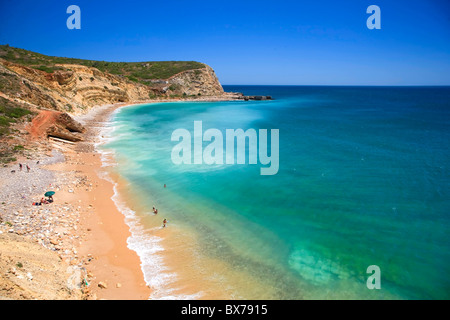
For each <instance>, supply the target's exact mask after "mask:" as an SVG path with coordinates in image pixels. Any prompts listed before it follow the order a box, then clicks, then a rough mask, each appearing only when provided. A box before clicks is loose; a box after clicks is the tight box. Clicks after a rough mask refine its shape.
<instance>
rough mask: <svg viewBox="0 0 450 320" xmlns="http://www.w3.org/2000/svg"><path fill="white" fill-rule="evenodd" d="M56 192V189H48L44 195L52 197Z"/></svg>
mask: <svg viewBox="0 0 450 320" xmlns="http://www.w3.org/2000/svg"><path fill="white" fill-rule="evenodd" d="M54 194H55V191H47V192H46V193H45V194H44V196H46V197H51V196H52V195H54Z"/></svg>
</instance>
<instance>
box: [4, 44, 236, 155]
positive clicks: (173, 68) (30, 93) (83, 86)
mask: <svg viewBox="0 0 450 320" xmlns="http://www.w3.org/2000/svg"><path fill="white" fill-rule="evenodd" d="M213 96H214V97H215V98H217V97H225V99H226V97H228V95H227V94H226V93H224V91H223V88H222V86H221V84H220V82H219V80H218V78H217V76H216V74H215V73H214V70H213V69H212V68H211V67H209V66H207V65H205V64H202V63H199V62H195V61H162V62H144V63H123V62H104V61H91V60H81V59H72V58H61V57H51V56H45V55H42V54H39V53H35V52H31V51H27V50H23V49H19V48H13V47H9V46H7V45H0V162H1V161H2V159H5V158H7V159H12V160H8V161H14V160H13V159H14V157H13V155H14V153H16V151H17V150H24V149H26V148H24V145H27V143H28V142H27V141H29V140H32V141H40V140H42V139H45V138H47V137H56V138H60V139H64V140H65V141H71V142H76V141H81V140H83V132H84V128H83V127H82V126H81V125H80V124H79V123H76V121H74V120H73V119H72V117H71V116H73V115H80V114H83V113H86V112H87V111H89V109H91V108H92V107H94V106H97V105H107V104H115V103H142V102H145V101H148V100H155V99H156V100H158V99H164V100H167V99H171V98H175V99H178V98H192V99H193V98H196V99H198V98H200V97H201V98H205V97H206V98H207V97H213Z"/></svg>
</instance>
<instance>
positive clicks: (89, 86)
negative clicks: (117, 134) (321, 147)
mask: <svg viewBox="0 0 450 320" xmlns="http://www.w3.org/2000/svg"><path fill="white" fill-rule="evenodd" d="M57 67H58V68H60V70H56V71H54V72H52V73H48V72H45V71H41V70H37V69H34V68H31V67H27V66H24V65H20V64H17V63H13V62H10V61H7V60H4V59H0V93H1V94H2V96H3V97H5V98H7V99H10V100H16V101H23V102H26V103H28V104H30V105H32V106H35V107H36V108H38V109H50V110H57V111H64V112H69V113H74V114H78V113H84V112H85V111H86V110H87V109H89V108H91V107H93V106H95V105H104V104H112V103H118V102H141V101H145V100H149V99H150V98H170V97H182V96H220V95H223V94H224V91H223V88H222V86H221V84H220V83H219V80H218V79H217V76H216V75H215V73H214V71H213V70H212V69H211V67H209V66H206V65H205V66H204V68H201V69H195V70H186V71H183V72H180V73H178V74H176V75H174V76H172V77H170V78H168V79H155V80H151V81H149V82H148V84H147V85H146V84H142V83H137V82H133V81H131V80H129V79H128V78H126V77H124V76H120V75H114V74H110V73H107V72H102V71H100V70H98V69H96V68H94V67H87V66H82V65H70V64H59V65H57Z"/></svg>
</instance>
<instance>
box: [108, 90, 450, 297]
mask: <svg viewBox="0 0 450 320" xmlns="http://www.w3.org/2000/svg"><path fill="white" fill-rule="evenodd" d="M225 90H226V91H239V92H244V93H245V94H265V95H272V96H273V97H274V98H275V100H273V101H253V102H251V101H249V102H214V103H210V102H201V103H191V102H180V103H160V104H151V105H139V106H132V107H126V108H122V109H120V111H119V112H118V113H117V114H116V115H115V116H114V118H113V119H112V125H113V127H114V128H115V130H114V131H113V132H112V133H110V135H111V138H112V140H110V141H109V142H108V143H107V144H106V145H104V146H103V147H102V148H103V149H104V150H113V151H114V152H115V155H116V160H117V162H118V163H119V166H118V167H117V170H118V171H119V173H120V174H122V175H123V176H124V177H126V178H127V179H128V181H130V182H131V184H132V186H131V187H132V188H134V190H136V192H138V193H140V194H142V195H147V194H148V197H146V196H142V197H141V201H142V203H141V204H140V205H141V206H142V207H143V208H146V207H147V208H151V207H152V206H153V205H154V203H155V202H156V203H157V204H158V207H159V208H164V210H166V211H167V212H170V217H168V219H169V221H170V222H171V223H177V224H179V225H186V226H189V227H191V228H193V229H194V230H197V231H198V234H199V236H200V239H201V246H202V253H203V254H204V255H207V256H210V257H214V258H217V259H222V260H224V261H227V262H228V263H229V264H230V266H231V267H232V268H234V269H236V270H244V271H246V272H251V273H252V274H254V275H255V277H256V278H258V279H260V280H261V281H262V282H264V283H266V284H267V285H269V286H270V287H272V288H273V291H274V292H275V293H276V294H275V296H274V297H273V298H277V299H301V298H305V299H317V298H319V299H355V298H356V299H391V298H400V299H448V298H450V281H449V277H448V274H450V241H449V237H448V234H449V231H450V217H449V214H450V204H449V199H450V194H449V182H450V179H449V178H450V168H449V163H450V157H449V156H450V151H449V148H448V141H449V138H450V129H449V122H450V89H449V88H445V87H444V88H437V87H436V88H433V87H431V88H421V87H400V88H391V87H291V86H286V87H282V86H281V87H280V86H261V87H252V86H247V87H246V86H241V87H239V86H233V87H232V86H230V87H225ZM200 120H201V121H202V123H203V131H205V130H207V129H209V128H216V129H219V130H220V131H221V132H223V133H224V135H225V130H226V129H238V128H242V129H243V130H247V129H250V128H253V129H256V130H258V129H279V132H280V145H279V148H280V149H279V151H280V167H279V171H278V173H277V174H276V175H272V176H262V175H260V168H261V165H260V164H256V165H249V164H245V165H226V164H224V165H205V164H203V165H186V164H182V165H175V164H174V163H173V162H172V160H171V152H172V148H173V147H174V146H175V145H176V144H177V143H176V142H173V141H171V135H172V132H173V131H174V130H175V129H179V128H184V129H187V130H189V131H190V132H191V133H193V128H194V121H200ZM207 144H208V143H206V142H204V146H206V145H207ZM164 184H166V185H167V188H163V187H162V186H163V185H164ZM150 199H151V201H150ZM149 211H150V210H149ZM370 265H377V266H379V267H380V270H381V286H382V288H381V289H380V290H369V289H368V288H367V286H366V280H367V278H368V277H369V276H370V274H367V273H366V270H367V267H368V266H370ZM251 298H254V299H258V298H259V297H257V296H255V297H251Z"/></svg>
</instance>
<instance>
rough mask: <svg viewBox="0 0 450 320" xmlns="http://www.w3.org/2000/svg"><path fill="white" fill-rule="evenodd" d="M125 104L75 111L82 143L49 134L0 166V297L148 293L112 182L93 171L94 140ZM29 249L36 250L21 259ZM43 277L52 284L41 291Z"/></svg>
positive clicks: (97, 160)
mask: <svg viewBox="0 0 450 320" xmlns="http://www.w3.org/2000/svg"><path fill="white" fill-rule="evenodd" d="M203 100H208V101H218V100H224V98H223V97H219V98H209V99H203ZM225 100H226V99H225ZM169 101H173V100H169ZM196 101H198V99H197V100H196ZM149 102H163V101H159V100H158V101H149ZM127 105H130V104H123V103H122V104H115V105H105V106H99V107H94V108H92V109H91V110H90V111H89V112H88V113H87V114H84V115H79V116H75V118H76V120H78V121H80V122H81V123H82V124H83V125H84V126H85V128H86V129H87V132H86V134H85V141H83V142H78V143H77V144H72V143H64V142H60V141H55V140H49V142H48V143H47V144H45V147H44V148H41V150H39V151H38V152H37V153H36V152H35V153H34V154H33V156H31V157H30V156H28V157H27V158H22V159H18V161H17V163H15V164H11V165H9V166H6V167H3V168H0V171H1V177H2V178H1V180H0V185H1V189H0V190H1V191H0V203H1V207H0V208H1V211H0V213H1V216H0V218H1V219H0V237H1V239H2V241H1V242H0V243H1V244H0V246H1V248H0V249H1V250H0V254H1V257H2V259H1V260H2V263H1V264H0V271H1V274H2V276H1V278H0V289H1V290H0V299H45V300H47V299H51V300H53V299H87V300H97V299H114V300H128V299H132V300H136V299H149V297H150V295H151V290H150V288H149V287H148V286H147V285H146V283H145V280H144V276H143V272H142V270H141V261H140V258H139V257H138V255H137V254H136V252H135V251H133V250H131V249H129V248H128V246H127V239H128V238H129V236H130V231H129V227H128V226H127V225H126V223H125V221H124V219H125V217H124V215H123V214H122V213H121V212H120V211H119V210H118V208H117V207H116V205H115V203H114V201H113V200H112V196H113V195H114V184H113V183H112V182H111V180H110V179H104V178H101V174H100V175H99V173H100V172H102V170H104V169H102V161H101V155H100V154H99V153H98V152H97V151H96V150H95V146H94V144H95V143H96V142H98V138H99V133H100V129H101V128H102V126H103V125H104V124H105V122H106V121H108V119H109V117H110V116H111V115H112V113H113V112H114V111H115V110H116V109H117V108H121V107H125V106H127ZM19 164H22V170H20V168H19ZM27 165H28V166H29V167H30V170H29V171H28V170H27V169H26V166H27ZM119 179H120V178H119V177H115V178H114V179H113V180H115V181H117V180H119ZM49 190H51V191H55V192H56V194H55V196H54V202H53V203H49V204H43V205H41V206H35V205H33V203H34V202H39V200H40V199H42V198H43V195H44V193H45V192H46V191H49ZM13 247H14V248H15V250H12V248H13ZM30 247H31V248H35V249H30ZM43 249H44V250H43ZM30 250H31V251H35V252H39V255H35V256H34V258H30V257H28V258H26V257H27V253H28V252H30ZM33 259H34V260H33ZM24 261H27V262H24ZM43 261H53V263H52V265H53V266H55V265H57V267H58V269H59V270H60V272H55V271H54V270H53V269H51V268H49V267H43V264H44V262H43ZM61 270H63V271H64V272H62V271H61ZM38 274H39V276H37V275H38ZM55 275H56V276H55ZM44 283H47V284H48V285H51V286H53V288H51V289H47V290H43V289H42V288H43V286H42V284H44ZM19 288H20V289H19ZM24 292H27V294H24Z"/></svg>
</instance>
